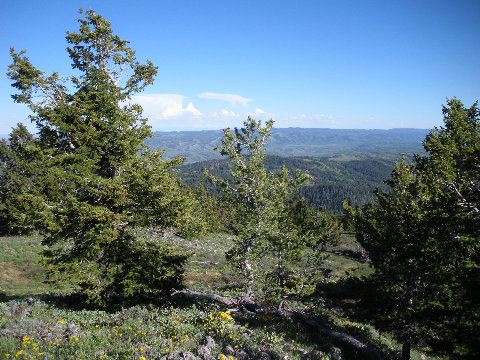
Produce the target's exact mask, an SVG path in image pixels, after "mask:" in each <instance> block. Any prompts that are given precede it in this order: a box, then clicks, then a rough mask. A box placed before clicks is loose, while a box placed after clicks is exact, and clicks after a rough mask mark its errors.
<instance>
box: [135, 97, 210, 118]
mask: <svg viewBox="0 0 480 360" xmlns="http://www.w3.org/2000/svg"><path fill="white" fill-rule="evenodd" d="M184 99H185V97H184V96H183V95H178V94H148V95H137V96H132V102H133V103H136V104H139V105H140V106H142V108H143V112H144V114H145V116H146V117H148V118H149V119H150V121H153V122H155V121H158V120H167V119H171V118H176V117H180V116H185V115H190V116H201V115H202V113H201V112H200V111H199V110H198V109H196V108H195V106H194V105H193V103H191V102H190V103H189V104H188V105H187V107H185V108H184V107H183V101H184Z"/></svg>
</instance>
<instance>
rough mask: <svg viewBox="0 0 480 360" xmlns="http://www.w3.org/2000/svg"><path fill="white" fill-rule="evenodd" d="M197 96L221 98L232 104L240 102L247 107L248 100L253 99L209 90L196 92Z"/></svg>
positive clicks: (212, 98)
mask: <svg viewBox="0 0 480 360" xmlns="http://www.w3.org/2000/svg"><path fill="white" fill-rule="evenodd" d="M197 97H199V98H201V99H210V100H221V101H226V102H229V103H230V104H232V105H233V106H235V105H237V104H240V105H242V106H243V107H247V105H248V103H249V102H250V101H253V99H247V98H244V97H243V96H240V95H234V94H217V93H211V92H203V93H201V94H198V95H197Z"/></svg>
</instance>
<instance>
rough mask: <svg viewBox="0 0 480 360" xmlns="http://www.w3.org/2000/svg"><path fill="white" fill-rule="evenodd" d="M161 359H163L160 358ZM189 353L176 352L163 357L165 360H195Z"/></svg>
mask: <svg viewBox="0 0 480 360" xmlns="http://www.w3.org/2000/svg"><path fill="white" fill-rule="evenodd" d="M162 359H163V357H162ZM196 359H197V358H196V357H195V355H193V354H192V353H191V352H190V351H183V350H176V351H173V352H172V353H170V354H168V355H167V356H165V360H196Z"/></svg>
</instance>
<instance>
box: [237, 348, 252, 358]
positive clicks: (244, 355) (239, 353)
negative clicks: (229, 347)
mask: <svg viewBox="0 0 480 360" xmlns="http://www.w3.org/2000/svg"><path fill="white" fill-rule="evenodd" d="M235 357H236V358H237V360H248V359H249V357H248V354H247V353H246V352H245V350H243V349H238V350H237V351H235Z"/></svg>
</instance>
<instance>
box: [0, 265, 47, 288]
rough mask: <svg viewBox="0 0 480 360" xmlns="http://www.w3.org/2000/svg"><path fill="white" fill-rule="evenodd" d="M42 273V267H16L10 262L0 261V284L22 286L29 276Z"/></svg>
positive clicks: (27, 282) (28, 280)
mask: <svg viewBox="0 0 480 360" xmlns="http://www.w3.org/2000/svg"><path fill="white" fill-rule="evenodd" d="M41 273H43V269H32V268H28V269H18V268H17V264H15V263H12V262H0V285H7V284H12V283H13V284H15V285H18V286H24V285H26V284H29V283H30V282H31V280H30V279H29V278H31V277H34V276H38V275H40V274H41Z"/></svg>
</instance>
